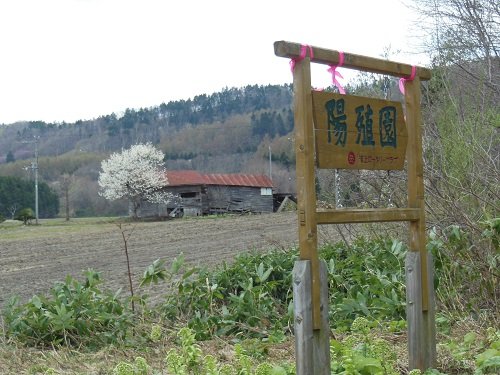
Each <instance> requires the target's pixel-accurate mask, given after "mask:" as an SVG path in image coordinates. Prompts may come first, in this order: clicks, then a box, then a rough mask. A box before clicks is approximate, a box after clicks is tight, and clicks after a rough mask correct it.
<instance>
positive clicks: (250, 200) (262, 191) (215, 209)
mask: <svg viewBox="0 0 500 375" xmlns="http://www.w3.org/2000/svg"><path fill="white" fill-rule="evenodd" d="M166 177H167V180H168V187H167V190H168V191H169V192H171V193H173V194H174V195H176V196H177V197H178V198H179V199H177V200H175V201H174V202H172V204H170V205H169V207H168V209H169V212H173V213H174V214H175V213H176V212H175V211H181V212H182V213H183V215H184V216H200V215H210V214H223V213H245V212H252V213H263V212H273V183H272V181H271V179H270V178H269V177H267V176H264V175H252V174H202V173H200V172H197V171H192V170H191V171H168V172H167V173H166Z"/></svg>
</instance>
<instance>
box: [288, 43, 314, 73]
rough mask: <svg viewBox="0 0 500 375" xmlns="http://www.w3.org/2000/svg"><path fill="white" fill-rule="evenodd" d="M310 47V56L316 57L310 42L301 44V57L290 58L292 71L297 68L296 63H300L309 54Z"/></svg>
mask: <svg viewBox="0 0 500 375" xmlns="http://www.w3.org/2000/svg"><path fill="white" fill-rule="evenodd" d="M308 48H309V57H310V58H311V59H313V58H314V53H313V48H312V47H311V46H310V45H309V44H302V45H301V46H300V55H299V57H296V58H294V59H291V60H290V69H291V70H292V73H293V71H294V70H295V64H296V63H298V62H299V61H301V60H304V58H305V57H306V56H307V49H308Z"/></svg>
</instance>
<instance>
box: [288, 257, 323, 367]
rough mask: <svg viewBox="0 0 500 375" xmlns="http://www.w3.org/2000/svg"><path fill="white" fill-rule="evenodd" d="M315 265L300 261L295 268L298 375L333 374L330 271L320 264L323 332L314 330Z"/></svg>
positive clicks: (294, 295)
mask: <svg viewBox="0 0 500 375" xmlns="http://www.w3.org/2000/svg"><path fill="white" fill-rule="evenodd" d="M311 275H312V272H311V261H310V260H300V261H297V262H295V265H294V268H293V275H292V280H293V308H294V330H295V358H296V368H297V375H329V374H330V325H329V323H328V271H327V266H326V263H325V261H321V262H320V285H321V293H320V295H321V298H320V311H321V321H320V323H321V329H319V330H313V329H312V328H313V326H312V316H313V311H312V305H311V302H312V298H311V293H310V291H311V285H312V277H311Z"/></svg>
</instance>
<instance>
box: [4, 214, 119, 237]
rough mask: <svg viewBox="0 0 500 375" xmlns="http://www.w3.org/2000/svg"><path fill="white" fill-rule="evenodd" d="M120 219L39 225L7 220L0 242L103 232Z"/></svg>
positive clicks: (51, 221) (56, 221) (45, 221)
mask: <svg viewBox="0 0 500 375" xmlns="http://www.w3.org/2000/svg"><path fill="white" fill-rule="evenodd" d="M120 220H121V218H119V217H92V218H75V219H71V220H69V221H66V220H65V219H61V218H57V219H40V220H39V224H38V225H35V224H29V225H24V224H23V223H22V222H21V221H18V220H6V221H4V222H3V223H0V240H3V239H16V240H29V239H36V238H47V237H53V236H54V235H57V234H58V233H61V232H64V233H66V234H67V233H81V232H89V231H90V232H102V231H105V230H107V229H108V228H110V227H111V226H112V225H115V223H116V222H118V221H120Z"/></svg>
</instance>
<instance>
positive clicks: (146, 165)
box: [98, 143, 173, 218]
mask: <svg viewBox="0 0 500 375" xmlns="http://www.w3.org/2000/svg"><path fill="white" fill-rule="evenodd" d="M163 158H164V154H163V152H161V151H160V150H158V149H156V148H155V147H154V146H153V145H151V144H150V143H147V144H137V145H134V146H132V147H130V148H129V149H127V150H124V151H122V152H120V153H117V152H116V153H113V154H111V156H110V157H109V159H106V160H103V162H102V163H101V169H102V171H101V172H100V174H99V179H98V183H99V186H100V188H101V191H100V192H99V194H100V195H101V196H103V197H104V198H106V199H109V200H116V199H122V198H127V199H128V200H129V201H130V202H131V204H132V209H133V216H134V218H137V213H138V209H139V208H140V206H141V203H142V202H143V201H147V202H151V203H167V202H168V201H169V200H170V199H172V198H173V195H172V194H171V193H168V192H166V191H165V189H164V188H165V187H166V186H167V185H168V181H167V177H166V175H165V168H164V165H163Z"/></svg>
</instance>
